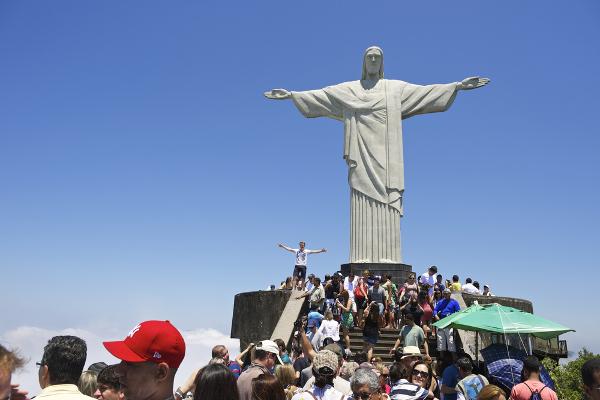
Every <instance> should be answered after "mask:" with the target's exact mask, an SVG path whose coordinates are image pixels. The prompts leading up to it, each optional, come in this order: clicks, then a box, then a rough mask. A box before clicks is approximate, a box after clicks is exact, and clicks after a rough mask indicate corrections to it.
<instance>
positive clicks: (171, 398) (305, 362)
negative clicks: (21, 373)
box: [0, 321, 600, 400]
mask: <svg viewBox="0 0 600 400" xmlns="http://www.w3.org/2000/svg"><path fill="white" fill-rule="evenodd" d="M297 328H299V329H300V335H299V337H300V340H299V341H298V343H299V346H293V347H292V350H291V352H288V351H287V348H286V344H285V342H283V341H280V340H277V341H271V340H263V341H261V342H259V343H256V345H254V344H249V346H248V347H247V348H246V350H245V351H244V352H243V353H242V354H240V355H239V356H237V357H236V358H235V360H232V359H231V357H230V354H229V350H228V349H227V348H226V347H225V346H223V345H217V346H215V347H214V348H213V349H212V354H210V357H211V359H210V361H209V362H208V363H207V364H206V365H204V366H200V368H198V370H196V371H194V372H193V373H192V374H191V375H190V376H189V377H187V379H186V380H185V381H184V383H183V384H182V385H181V386H179V387H177V388H175V385H174V382H175V375H176V373H177V369H178V368H179V366H180V364H181V362H182V361H183V359H184V357H185V351H186V347H185V342H184V339H183V337H182V335H181V334H180V332H179V331H178V330H177V329H176V328H175V327H174V326H173V325H172V324H171V323H170V322H169V321H145V322H142V323H140V324H138V325H137V326H136V327H135V328H133V329H132V330H131V331H130V332H129V334H128V335H127V336H126V337H125V339H124V340H120V341H106V342H104V343H103V344H104V347H105V348H106V350H107V352H108V353H110V354H112V355H113V356H115V357H117V358H118V359H120V360H121V362H120V363H119V364H116V365H106V364H105V363H103V362H96V363H93V364H91V365H90V366H89V367H88V369H87V370H84V368H85V367H84V366H85V365H86V361H87V360H86V357H87V347H86V343H85V341H84V340H82V339H81V338H78V337H76V336H55V337H52V338H50V339H49V341H48V343H47V344H46V346H45V347H44V348H43V349H40V352H41V353H42V356H41V359H40V361H39V362H37V363H36V364H37V365H38V368H39V371H38V377H39V384H40V387H41V392H40V393H39V394H37V396H35V398H36V399H40V400H92V398H95V399H98V400H183V399H189V400H207V399H210V400H289V399H293V400H315V399H317V400H319V399H323V400H359V399H360V400H383V399H402V400H410V399H420V400H425V399H435V398H443V399H446V400H451V399H456V398H458V399H463V398H464V399H481V400H492V399H494V400H502V399H507V398H509V397H508V396H507V394H506V393H505V392H504V391H503V390H502V388H500V387H498V386H496V385H493V384H490V383H489V382H488V380H487V379H486V377H485V376H483V375H481V374H477V373H476V371H474V368H473V364H472V363H471V361H470V360H469V359H468V358H466V357H460V358H458V359H457V360H456V361H454V362H452V360H448V361H449V363H448V365H447V366H446V367H445V369H444V371H443V375H442V376H441V379H439V375H437V374H436V372H435V369H436V368H435V366H434V365H432V364H433V363H432V360H431V358H428V357H426V356H423V355H422V354H421V353H420V352H418V349H416V350H415V349H411V348H410V347H411V346H405V347H404V350H403V351H402V352H396V353H395V354H394V360H393V362H391V363H390V364H385V363H383V362H382V361H381V360H379V359H377V358H375V359H371V360H368V359H367V355H366V354H365V353H358V354H356V355H355V356H354V359H353V360H349V359H348V357H347V355H346V354H344V352H342V351H341V347H340V346H339V345H338V344H336V343H329V344H327V345H325V346H324V347H323V348H322V349H320V350H318V351H316V350H315V349H314V348H313V347H312V344H311V343H310V341H309V339H308V336H307V335H306V334H305V333H304V331H303V328H304V326H302V324H299V325H298V326H297ZM108 353H107V355H108ZM207 356H208V355H207ZM24 363H25V361H24V359H23V358H22V357H21V356H20V355H19V354H18V353H17V352H16V351H14V350H13V351H11V350H8V349H7V348H5V347H3V346H1V345H0V400H29V398H30V397H29V394H28V393H27V391H25V390H23V389H21V388H20V387H19V385H18V384H11V376H12V373H13V372H14V371H16V370H18V369H20V368H22V367H23V365H24ZM581 374H582V379H583V383H584V388H583V390H584V391H585V393H586V394H587V396H588V397H589V398H590V399H592V400H598V399H600V390H598V389H599V388H600V359H592V360H590V361H587V362H586V363H585V364H584V365H583V367H582V370H581ZM448 376H453V377H454V378H453V379H455V380H456V385H452V386H449V385H448ZM473 382H479V385H474V384H473ZM533 394H536V396H537V397H532V396H533ZM31 398H33V396H32V397H31ZM510 398H511V399H514V400H521V399H530V398H538V399H556V395H555V394H554V392H553V391H552V390H551V389H550V388H547V387H544V385H543V384H542V383H541V381H540V363H539V361H538V360H537V359H536V358H535V357H533V356H529V357H527V358H526V359H525V360H524V366H523V372H522V383H520V384H518V385H516V386H514V387H513V388H512V391H511V392H510Z"/></svg>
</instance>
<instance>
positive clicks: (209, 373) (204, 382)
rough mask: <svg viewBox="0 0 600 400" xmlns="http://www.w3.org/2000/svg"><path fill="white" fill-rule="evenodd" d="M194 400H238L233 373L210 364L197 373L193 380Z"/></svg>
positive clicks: (221, 366)
mask: <svg viewBox="0 0 600 400" xmlns="http://www.w3.org/2000/svg"><path fill="white" fill-rule="evenodd" d="M194 385H195V387H196V389H195V390H194V400H209V399H210V400H239V398H240V395H239V392H238V388H237V383H236V380H235V376H233V373H232V372H231V371H230V370H229V368H227V367H226V366H224V365H223V364H210V365H207V366H206V367H204V368H202V369H201V370H200V371H198V375H196V379H195V380H194Z"/></svg>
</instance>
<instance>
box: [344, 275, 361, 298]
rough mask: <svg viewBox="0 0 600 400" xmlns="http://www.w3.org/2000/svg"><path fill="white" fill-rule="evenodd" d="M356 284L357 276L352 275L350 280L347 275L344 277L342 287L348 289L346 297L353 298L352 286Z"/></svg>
mask: <svg viewBox="0 0 600 400" xmlns="http://www.w3.org/2000/svg"><path fill="white" fill-rule="evenodd" d="M356 285H358V276H356V275H355V276H354V279H353V280H352V281H350V279H349V277H345V278H344V289H346V290H347V291H348V297H350V298H351V299H352V300H354V288H355V287H356Z"/></svg>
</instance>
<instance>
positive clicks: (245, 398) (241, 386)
mask: <svg viewBox="0 0 600 400" xmlns="http://www.w3.org/2000/svg"><path fill="white" fill-rule="evenodd" d="M277 362H279V364H283V361H281V358H280V357H279V347H278V346H277V344H276V343H275V342H273V341H272V340H263V341H262V342H259V343H258V344H257V345H256V348H255V350H254V360H253V361H252V364H251V365H250V366H249V367H248V369H247V370H245V371H244V372H242V374H241V375H240V377H239V378H238V380H237V387H238V391H239V393H240V400H251V398H252V379H254V378H257V377H258V376H259V375H262V374H267V375H271V370H273V369H274V367H275V364H276V363H277Z"/></svg>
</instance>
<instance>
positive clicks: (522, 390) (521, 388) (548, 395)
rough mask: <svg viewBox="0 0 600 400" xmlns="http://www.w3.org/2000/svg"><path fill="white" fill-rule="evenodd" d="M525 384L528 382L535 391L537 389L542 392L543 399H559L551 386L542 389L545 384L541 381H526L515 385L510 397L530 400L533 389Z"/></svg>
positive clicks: (518, 399)
mask: <svg viewBox="0 0 600 400" xmlns="http://www.w3.org/2000/svg"><path fill="white" fill-rule="evenodd" d="M525 384H527V386H529V387H530V388H531V390H533V391H534V392H535V391H536V390H537V391H538V392H540V397H541V398H542V400H558V397H557V396H556V393H554V390H552V389H550V388H549V387H546V388H545V389H544V390H542V388H543V387H544V384H543V383H542V382H540V381H525V382H523V383H519V384H518V385H515V386H514V387H513V388H512V391H511V392H510V398H511V399H513V400H529V399H530V398H531V390H529V389H528V388H527V386H525Z"/></svg>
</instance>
